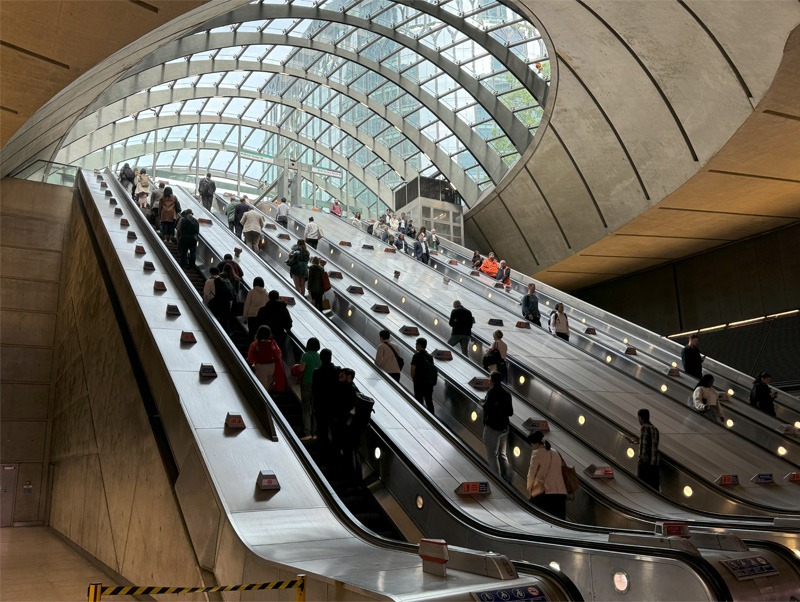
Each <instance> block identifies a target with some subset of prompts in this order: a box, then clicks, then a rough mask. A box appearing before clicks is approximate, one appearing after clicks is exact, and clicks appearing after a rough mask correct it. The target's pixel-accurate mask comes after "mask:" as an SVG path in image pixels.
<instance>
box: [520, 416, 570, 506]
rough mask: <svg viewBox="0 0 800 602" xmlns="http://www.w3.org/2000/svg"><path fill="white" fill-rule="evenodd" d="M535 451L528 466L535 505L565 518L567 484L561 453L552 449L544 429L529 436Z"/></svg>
mask: <svg viewBox="0 0 800 602" xmlns="http://www.w3.org/2000/svg"><path fill="white" fill-rule="evenodd" d="M528 443H530V446H531V449H532V450H533V453H532V454H531V463H530V466H529V467H528V479H527V490H528V494H529V495H530V496H531V502H532V503H533V505H534V506H536V507H538V508H540V509H541V510H544V511H545V512H547V513H548V514H552V515H553V516H557V517H558V518H560V519H562V520H564V519H565V518H566V517H567V486H566V484H565V483H564V476H563V475H562V473H561V465H562V463H563V461H562V459H561V454H559V453H558V452H557V451H555V450H553V449H550V442H549V441H545V440H544V433H542V431H534V432H532V433H531V434H530V435H529V436H528Z"/></svg>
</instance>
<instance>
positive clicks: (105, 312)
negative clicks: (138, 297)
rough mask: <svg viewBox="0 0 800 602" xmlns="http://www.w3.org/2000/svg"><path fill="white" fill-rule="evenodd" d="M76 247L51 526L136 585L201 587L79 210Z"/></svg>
mask: <svg viewBox="0 0 800 602" xmlns="http://www.w3.org/2000/svg"><path fill="white" fill-rule="evenodd" d="M69 240H70V243H69V244H70V246H69V249H68V251H67V252H66V258H65V269H64V272H65V283H64V296H63V299H62V302H61V304H60V306H59V313H58V332H57V335H56V358H57V360H56V366H55V371H54V381H53V384H54V387H55V389H56V390H57V391H58V392H59V395H58V396H57V399H56V402H55V403H54V408H53V427H52V442H51V462H52V463H53V464H54V466H55V476H54V482H53V496H52V506H51V514H50V523H51V525H52V527H53V528H55V529H56V530H58V531H59V532H61V533H63V534H64V535H65V536H67V537H69V538H70V539H71V540H72V541H73V542H75V543H76V544H77V545H79V546H81V547H82V548H83V549H85V550H86V551H87V552H89V553H90V554H92V555H93V556H95V557H96V558H98V559H99V560H100V561H102V562H103V563H105V564H106V565H108V566H109V567H111V568H112V569H114V570H115V571H117V572H118V573H120V574H122V575H123V576H125V577H126V578H127V579H129V580H130V581H131V582H133V583H137V584H139V583H140V584H159V585H160V584H165V585H166V584H176V585H177V584H192V585H194V584H200V583H202V579H201V575H200V571H199V569H198V567H197V561H196V559H195V555H194V552H193V550H192V546H191V543H190V541H189V538H188V535H187V533H186V530H185V528H184V524H183V520H182V518H181V514H180V510H179V508H178V504H177V501H176V499H175V496H174V493H173V491H172V487H171V484H170V482H169V480H168V478H167V476H166V473H165V471H164V467H163V463H162V461H161V457H160V455H159V451H158V447H157V445H156V443H155V440H154V438H153V433H152V430H151V428H150V424H149V420H148V416H147V412H146V411H145V409H144V406H143V403H142V399H141V396H140V393H139V388H138V386H137V382H136V379H135V376H134V374H133V371H132V369H131V366H130V359H129V357H128V355H127V353H126V350H125V347H124V344H123V342H122V338H121V334H120V330H119V328H118V327H117V322H116V317H115V315H114V311H113V307H112V305H111V301H110V299H109V296H108V294H107V292H106V289H105V285H104V282H103V278H102V274H101V271H100V268H99V264H98V261H97V259H96V258H95V255H94V250H93V248H92V246H91V244H90V241H89V236H88V232H87V230H86V226H85V223H84V221H83V217H82V214H81V213H80V211H79V210H78V209H77V208H76V210H75V212H74V215H73V219H72V221H71V223H70V229H69ZM99 350H102V353H100V352H99Z"/></svg>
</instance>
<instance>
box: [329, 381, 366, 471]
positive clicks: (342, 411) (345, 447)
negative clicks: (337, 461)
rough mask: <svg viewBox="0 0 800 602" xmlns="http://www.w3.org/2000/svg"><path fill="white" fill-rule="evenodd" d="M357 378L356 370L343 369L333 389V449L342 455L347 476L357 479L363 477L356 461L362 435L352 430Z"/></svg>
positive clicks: (356, 399)
mask: <svg viewBox="0 0 800 602" xmlns="http://www.w3.org/2000/svg"><path fill="white" fill-rule="evenodd" d="M355 376H356V373H355V370H352V369H351V368H342V369H341V371H340V372H339V382H338V383H336V387H335V388H334V389H333V408H332V409H333V415H332V417H331V432H332V435H333V449H334V452H335V453H336V454H337V455H339V454H341V460H342V466H343V467H344V470H345V474H346V475H347V476H348V477H350V476H352V477H353V478H356V479H357V478H359V477H360V476H361V471H360V470H359V466H358V463H357V460H356V449H357V448H358V443H359V441H358V439H357V435H358V434H360V433H356V432H355V431H354V430H353V429H351V428H350V423H351V422H352V420H353V417H354V415H355V409H356V403H357V401H358V397H357V395H358V387H356V384H355V382H354V380H355Z"/></svg>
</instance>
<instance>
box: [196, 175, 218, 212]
mask: <svg viewBox="0 0 800 602" xmlns="http://www.w3.org/2000/svg"><path fill="white" fill-rule="evenodd" d="M198 191H199V192H200V200H202V201H203V207H205V208H206V209H208V210H209V211H211V202H212V201H213V200H214V193H215V192H216V191H217V185H216V184H215V183H214V180H212V179H211V174H210V173H207V174H206V177H205V178H203V179H202V180H200V186H198Z"/></svg>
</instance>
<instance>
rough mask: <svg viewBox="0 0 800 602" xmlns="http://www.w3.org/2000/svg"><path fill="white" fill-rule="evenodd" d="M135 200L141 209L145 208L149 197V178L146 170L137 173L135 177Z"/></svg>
mask: <svg viewBox="0 0 800 602" xmlns="http://www.w3.org/2000/svg"><path fill="white" fill-rule="evenodd" d="M135 192H136V200H137V201H138V203H139V207H140V208H141V209H146V208H147V197H148V196H150V176H149V175H148V174H147V170H146V169H142V170H140V171H139V175H138V176H137V177H136V191H135Z"/></svg>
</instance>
